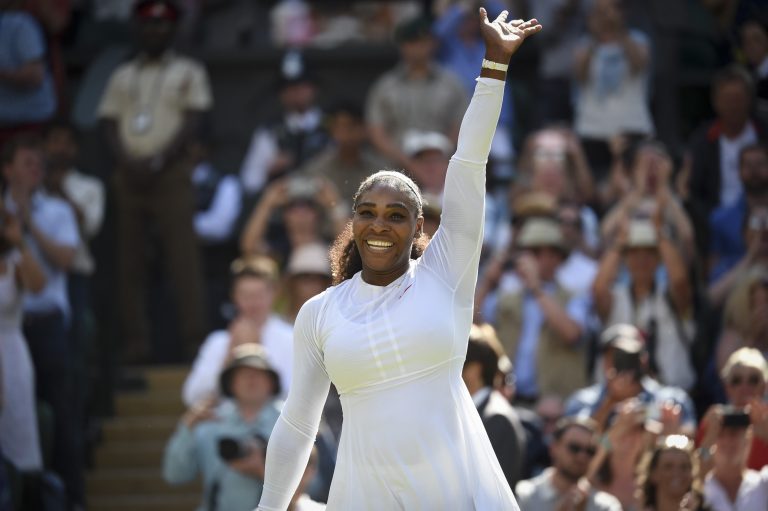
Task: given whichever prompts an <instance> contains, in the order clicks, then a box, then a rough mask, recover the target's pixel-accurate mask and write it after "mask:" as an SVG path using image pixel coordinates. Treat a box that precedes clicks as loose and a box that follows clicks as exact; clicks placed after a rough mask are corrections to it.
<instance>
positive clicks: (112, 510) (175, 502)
mask: <svg viewBox="0 0 768 511" xmlns="http://www.w3.org/2000/svg"><path fill="white" fill-rule="evenodd" d="M201 501H202V499H201V498H200V496H199V495H189V494H186V495H176V494H174V495H144V494H134V495H131V494H126V495H109V496H99V497H94V498H93V499H90V500H89V502H88V510H89V511H139V510H140V511H191V510H193V509H197V507H198V506H199V505H200V503H201Z"/></svg>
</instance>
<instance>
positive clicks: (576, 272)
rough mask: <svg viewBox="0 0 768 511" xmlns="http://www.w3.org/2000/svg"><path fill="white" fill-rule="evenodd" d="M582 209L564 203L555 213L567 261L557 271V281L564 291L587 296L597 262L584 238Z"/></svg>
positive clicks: (576, 205) (593, 278) (575, 205)
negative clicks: (566, 249)
mask: <svg viewBox="0 0 768 511" xmlns="http://www.w3.org/2000/svg"><path fill="white" fill-rule="evenodd" d="M582 211H583V209H582V208H581V207H579V205H578V204H576V203H573V202H564V203H562V204H561V205H560V208H559V209H558V211H557V218H558V221H559V222H560V229H561V230H562V232H563V239H564V241H565V246H566V247H567V248H568V259H566V260H565V262H564V263H563V265H562V266H561V267H560V268H559V269H558V272H557V275H558V280H559V281H560V283H561V284H562V285H563V287H564V288H565V289H568V290H570V291H572V292H574V293H579V294H589V293H590V292H591V290H592V283H593V282H594V280H595V275H597V262H596V261H595V259H594V258H593V257H592V256H591V254H592V248H591V247H590V246H589V243H588V241H587V240H586V236H585V232H584V231H585V228H584V223H585V222H584V217H583V216H582V214H581V213H582Z"/></svg>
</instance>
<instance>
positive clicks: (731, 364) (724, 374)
mask: <svg viewBox="0 0 768 511" xmlns="http://www.w3.org/2000/svg"><path fill="white" fill-rule="evenodd" d="M738 366H742V367H748V368H751V369H755V370H756V371H759V372H760V373H762V375H763V379H764V380H766V381H768V361H766V360H765V356H764V355H763V354H762V352H761V351H760V350H758V349H755V348H750V347H746V346H745V347H743V348H739V349H737V350H736V351H734V352H733V353H731V355H730V356H729V357H728V360H726V362H725V365H724V366H723V368H722V369H721V370H720V378H722V379H723V380H725V379H727V378H728V377H729V376H730V375H731V372H732V371H733V370H734V369H735V368H736V367H738Z"/></svg>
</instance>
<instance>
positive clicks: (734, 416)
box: [723, 407, 752, 428]
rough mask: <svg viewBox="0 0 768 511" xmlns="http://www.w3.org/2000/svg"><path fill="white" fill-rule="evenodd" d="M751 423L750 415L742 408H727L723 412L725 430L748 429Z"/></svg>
mask: <svg viewBox="0 0 768 511" xmlns="http://www.w3.org/2000/svg"><path fill="white" fill-rule="evenodd" d="M751 423H752V420H751V419H750V418H749V414H748V413H747V412H745V411H744V410H742V409H740V408H734V407H726V408H725V410H724V411H723V427H724V428H747V427H749V425H750V424H751Z"/></svg>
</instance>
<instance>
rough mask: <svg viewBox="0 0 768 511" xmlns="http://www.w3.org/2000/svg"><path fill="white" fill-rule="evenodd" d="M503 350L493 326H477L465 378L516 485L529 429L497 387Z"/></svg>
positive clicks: (509, 479)
mask: <svg viewBox="0 0 768 511" xmlns="http://www.w3.org/2000/svg"><path fill="white" fill-rule="evenodd" d="M503 353H504V351H503V348H502V347H501V345H500V344H499V341H498V339H497V338H496V332H494V330H493V327H492V326H490V325H488V324H486V325H483V326H477V325H473V326H472V329H471V331H470V334H469V345H468V348H467V356H466V360H465V361H464V368H463V369H462V371H461V377H462V379H463V380H464V383H465V384H466V386H467V389H468V390H469V393H470V395H471V396H472V400H473V401H474V403H475V406H476V407H477V411H478V412H479V413H480V418H481V419H482V420H483V425H484V426H485V430H486V432H487V433H488V438H489V439H490V440H491V446H492V447H493V451H494V453H496V458H498V460H499V465H501V470H502V471H503V472H504V476H505V477H506V479H507V482H509V485H510V487H512V488H514V487H515V484H516V483H517V481H519V480H520V479H521V471H522V464H523V461H524V456H523V455H524V453H525V430H524V429H523V426H522V424H521V422H520V418H519V417H518V415H517V412H516V411H515V409H514V408H512V406H511V405H510V404H509V402H508V401H507V400H506V399H505V398H504V396H503V395H502V394H501V393H500V392H499V391H498V390H497V388H498V386H499V382H498V380H499V378H498V376H499V359H500V358H501V357H502V356H504V355H503Z"/></svg>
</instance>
